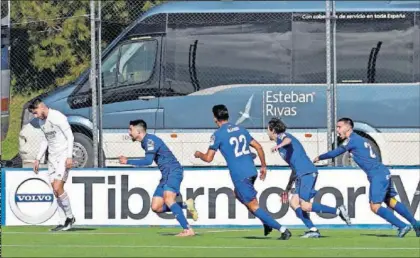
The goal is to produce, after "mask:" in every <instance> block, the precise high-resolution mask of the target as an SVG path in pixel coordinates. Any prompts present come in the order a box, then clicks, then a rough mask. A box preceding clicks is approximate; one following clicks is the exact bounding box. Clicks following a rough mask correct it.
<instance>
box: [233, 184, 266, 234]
mask: <svg viewBox="0 0 420 258" xmlns="http://www.w3.org/2000/svg"><path fill="white" fill-rule="evenodd" d="M233 195H235V198H236V199H237V200H238V201H239V202H240V203H242V204H243V205H244V206H245V207H246V208H247V209H248V211H249V212H250V213H252V214H254V212H252V211H251V210H250V209H249V208H248V207H247V205H246V203H244V202H243V201H242V199H241V198H239V197H238V193H236V189H234V190H233ZM254 216H255V214H254ZM263 226H264V236H268V235H269V234H270V233H271V231H273V228H272V227H270V226H268V225H266V224H263Z"/></svg>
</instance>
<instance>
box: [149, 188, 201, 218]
mask: <svg viewBox="0 0 420 258" xmlns="http://www.w3.org/2000/svg"><path fill="white" fill-rule="evenodd" d="M164 185H165V183H161V184H159V185H158V186H157V187H156V190H155V192H154V194H153V198H152V204H151V208H152V211H153V212H155V213H164V212H170V211H171V209H169V207H168V206H167V205H166V204H165V201H164V200H163V192H164V189H163V188H164ZM177 203H178V205H179V206H180V207H181V208H182V209H187V210H188V211H190V213H191V214H192V215H193V219H194V221H196V220H197V218H198V213H197V211H196V210H195V206H194V200H193V199H189V200H187V201H186V202H182V201H180V202H177ZM193 213H194V214H193Z"/></svg>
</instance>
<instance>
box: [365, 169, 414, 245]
mask: <svg viewBox="0 0 420 258" xmlns="http://www.w3.org/2000/svg"><path fill="white" fill-rule="evenodd" d="M389 183H390V182H389V180H388V179H387V178H385V177H382V176H377V177H374V178H372V179H371V182H370V188H369V199H370V209H371V210H372V212H374V213H375V214H377V215H378V216H380V217H381V218H383V219H384V220H386V221H388V222H389V223H391V224H392V225H394V226H395V227H397V228H398V236H399V237H404V236H405V235H406V234H407V233H408V232H409V231H410V230H411V227H410V226H408V225H406V224H405V223H404V222H402V221H401V220H399V219H398V218H397V217H396V216H395V215H394V213H393V212H392V211H390V210H388V209H387V208H384V207H382V206H381V204H382V202H384V201H385V197H386V194H387V189H388V184H389Z"/></svg>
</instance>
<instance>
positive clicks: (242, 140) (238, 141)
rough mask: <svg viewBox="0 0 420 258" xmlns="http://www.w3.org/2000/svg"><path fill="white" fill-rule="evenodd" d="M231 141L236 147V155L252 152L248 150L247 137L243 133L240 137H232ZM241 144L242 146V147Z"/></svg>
mask: <svg viewBox="0 0 420 258" xmlns="http://www.w3.org/2000/svg"><path fill="white" fill-rule="evenodd" d="M229 143H230V145H232V146H233V147H234V148H235V149H234V152H235V157H240V156H242V155H247V154H249V153H250V152H249V150H247V142H246V137H245V135H243V134H241V135H239V137H235V136H233V137H230V139H229ZM240 145H241V146H242V148H241V146H240Z"/></svg>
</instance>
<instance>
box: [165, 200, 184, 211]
mask: <svg viewBox="0 0 420 258" xmlns="http://www.w3.org/2000/svg"><path fill="white" fill-rule="evenodd" d="M176 204H178V205H179V207H181V209H186V208H187V205H186V204H185V203H183V202H177V203H176ZM169 211H171V209H169V207H168V205H166V204H163V206H162V211H161V212H162V213H163V212H169Z"/></svg>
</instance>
